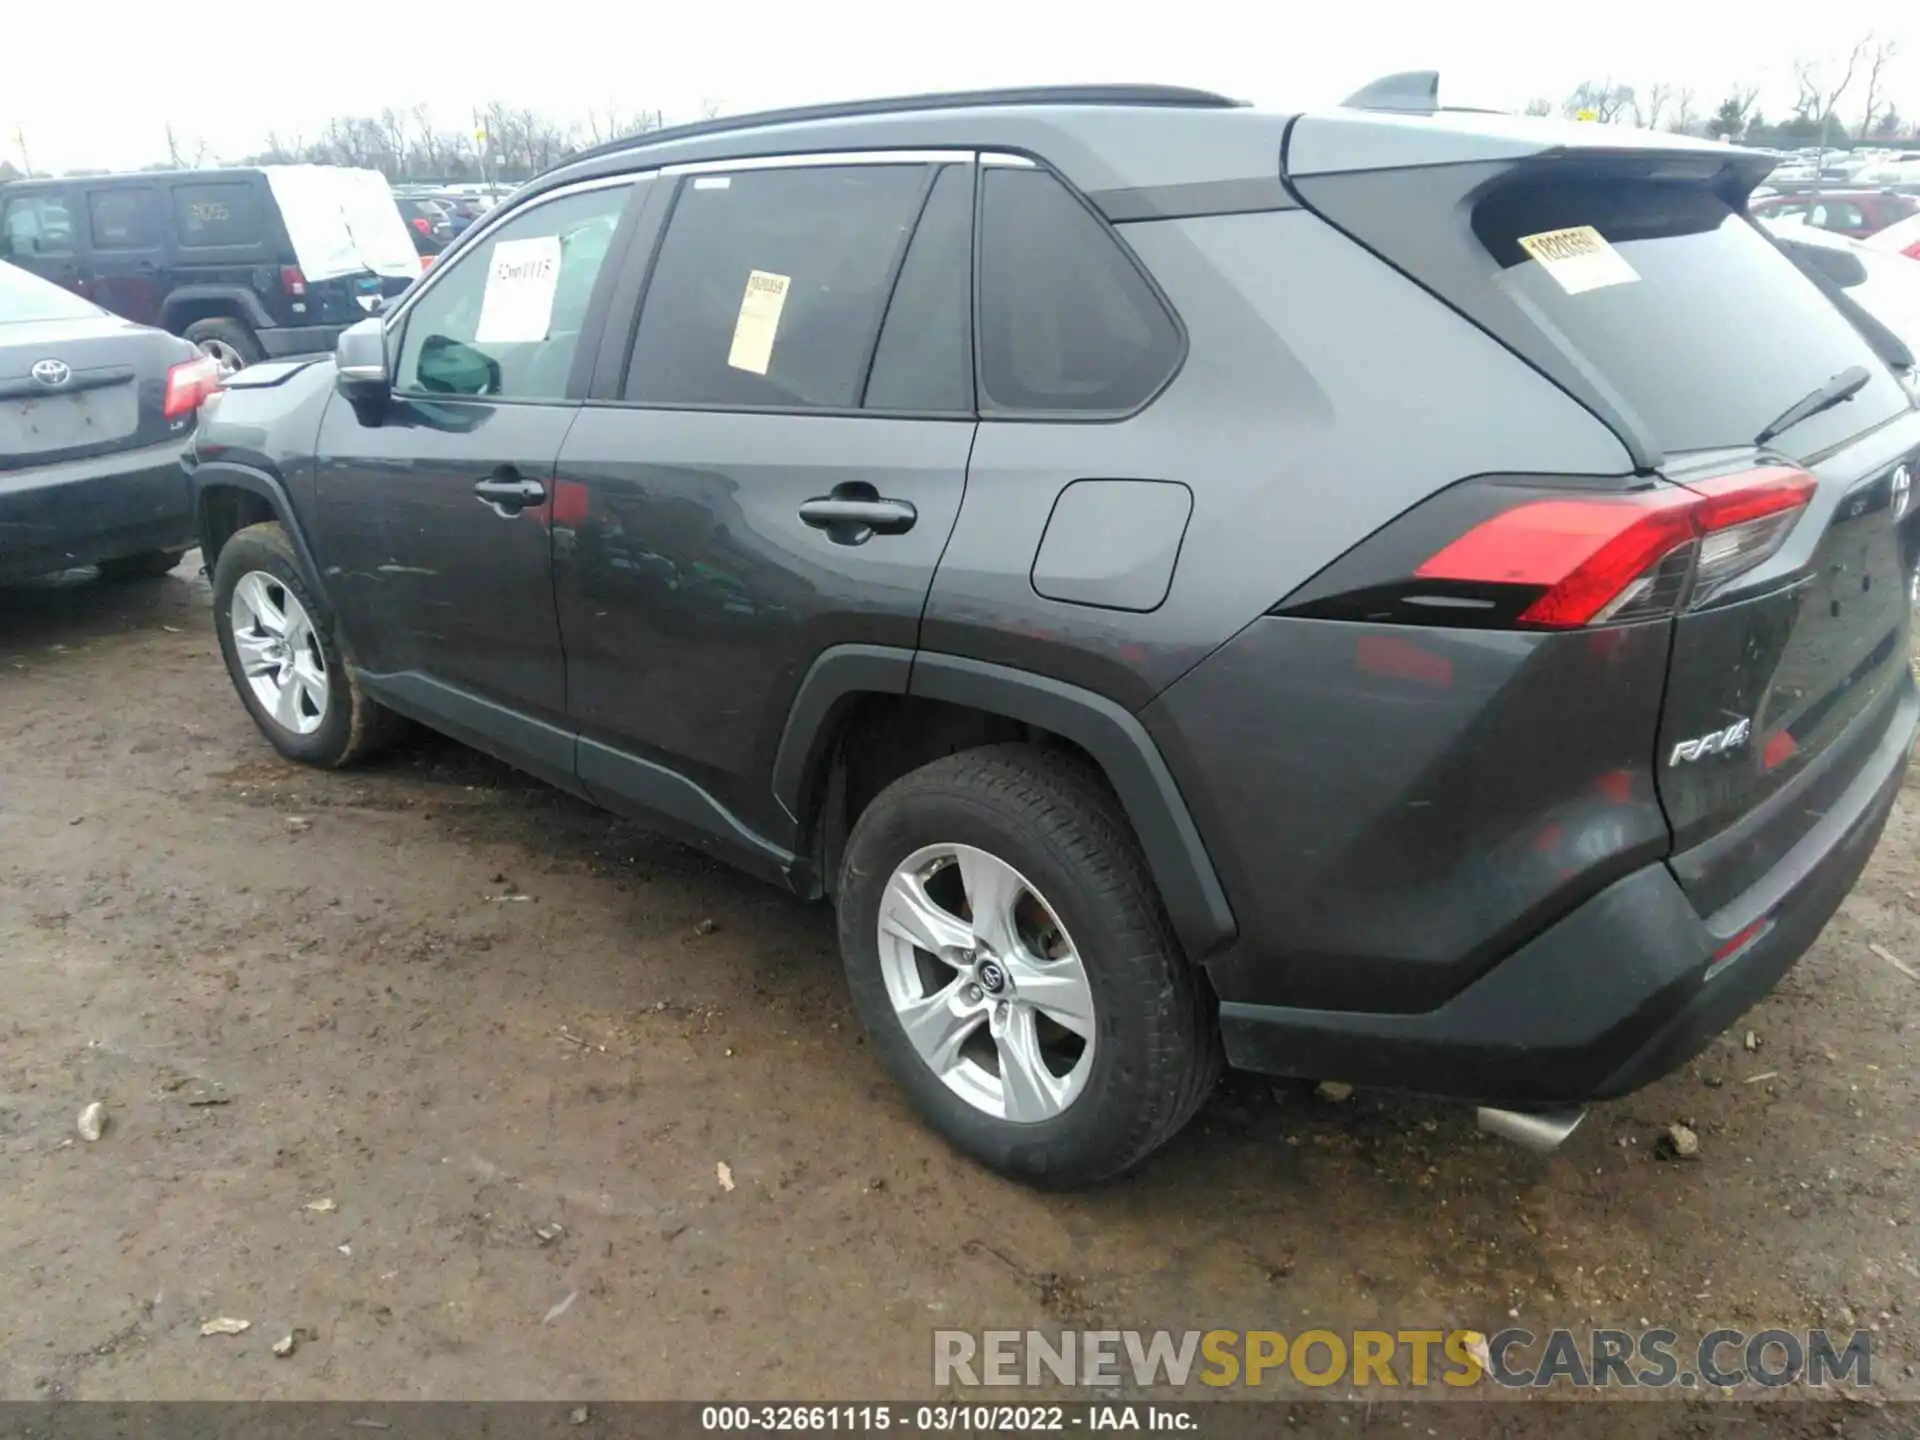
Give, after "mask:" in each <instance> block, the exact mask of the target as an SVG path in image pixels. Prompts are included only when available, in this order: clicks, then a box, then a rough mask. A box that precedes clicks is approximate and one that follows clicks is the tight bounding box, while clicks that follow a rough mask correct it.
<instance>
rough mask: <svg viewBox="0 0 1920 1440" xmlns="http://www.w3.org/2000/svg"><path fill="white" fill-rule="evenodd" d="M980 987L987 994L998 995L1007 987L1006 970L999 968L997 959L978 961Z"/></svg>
mask: <svg viewBox="0 0 1920 1440" xmlns="http://www.w3.org/2000/svg"><path fill="white" fill-rule="evenodd" d="M979 973H980V988H981V989H982V990H984V991H986V992H987V993H988V994H989V995H998V994H999V993H1000V992H1001V991H1002V990H1004V989H1006V988H1007V972H1006V971H1004V970H1002V969H1001V968H1000V963H999V962H998V961H997V960H982V961H981V962H980V972H979Z"/></svg>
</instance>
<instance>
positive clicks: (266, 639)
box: [231, 570, 328, 735]
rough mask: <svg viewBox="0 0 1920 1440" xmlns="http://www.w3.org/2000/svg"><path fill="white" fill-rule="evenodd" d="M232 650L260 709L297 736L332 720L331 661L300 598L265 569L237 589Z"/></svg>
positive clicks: (242, 580) (248, 576)
mask: <svg viewBox="0 0 1920 1440" xmlns="http://www.w3.org/2000/svg"><path fill="white" fill-rule="evenodd" d="M231 614H232V619H233V648H234V650H235V652H236V654H237V655H238V657H239V661H240V668H241V671H242V673H243V674H244V675H245V676H246V682H247V685H248V686H249V688H251V689H252V691H253V693H254V697H255V698H256V699H257V700H259V702H260V708H261V709H263V710H264V711H266V713H267V714H268V715H269V716H270V717H272V719H273V721H274V722H275V723H276V724H278V725H282V726H284V727H285V728H286V729H287V730H289V731H291V732H292V733H293V734H295V735H311V734H313V732H314V731H316V730H318V729H319V728H320V727H321V726H322V725H323V724H325V723H326V719H327V696H328V686H327V657H326V654H325V652H324V651H322V649H321V648H320V637H319V636H318V635H317V634H316V633H315V631H314V628H313V620H312V619H311V617H309V616H308V614H307V611H306V607H305V606H303V605H302V604H301V603H300V597H299V596H297V595H295V594H294V593H293V591H292V590H291V589H289V588H288V587H287V586H286V585H284V584H283V583H281V581H280V580H279V579H277V578H276V577H274V576H272V575H269V574H267V573H266V572H265V571H264V570H251V571H249V572H247V573H246V574H245V575H242V576H241V577H240V582H239V584H237V585H235V586H234V587H233V604H232V610H231Z"/></svg>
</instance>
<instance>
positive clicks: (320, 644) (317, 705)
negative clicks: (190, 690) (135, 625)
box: [213, 521, 403, 769]
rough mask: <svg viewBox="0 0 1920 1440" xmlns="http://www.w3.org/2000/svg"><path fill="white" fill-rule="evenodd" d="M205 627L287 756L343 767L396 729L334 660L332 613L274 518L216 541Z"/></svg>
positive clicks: (395, 720)
mask: <svg viewBox="0 0 1920 1440" xmlns="http://www.w3.org/2000/svg"><path fill="white" fill-rule="evenodd" d="M213 624H214V630H215V632H216V633H217V634H218V636H219V639H220V654H221V656H222V658H224V659H225V660H226V662H227V674H228V675H229V676H230V677H231V678H232V680H233V688H234V689H235V690H237V691H238V692H239V694H240V699H241V701H242V702H243V703H244V704H245V705H246V707H247V711H248V713H249V714H251V715H252V716H253V719H254V723H255V724H256V725H258V726H259V727H260V731H261V733H262V734H264V735H265V736H266V737H267V739H268V740H270V741H271V742H272V743H273V748H274V749H276V750H278V751H279V752H280V753H281V754H282V755H285V756H286V757H287V758H288V759H290V760H301V761H304V762H306V763H307V764H309V765H320V766H324V767H326V768H328V769H332V768H334V767H336V766H341V765H347V764H351V763H352V762H353V761H355V760H358V759H360V758H361V757H362V756H364V755H367V754H369V753H371V752H373V751H374V750H376V749H378V748H380V747H381V746H382V745H384V744H386V743H387V742H388V741H389V740H391V739H392V738H393V737H394V736H395V735H396V734H397V733H399V731H400V730H401V729H402V728H403V725H402V722H401V720H400V718H399V717H398V716H397V715H395V714H394V713H393V712H392V711H390V710H387V709H385V708H384V707H382V706H381V705H379V704H377V703H376V702H375V701H374V700H373V698H372V697H371V696H369V695H367V694H366V692H365V691H364V690H362V689H361V687H360V682H359V681H358V680H357V679H356V678H355V677H354V675H353V673H352V671H350V670H349V669H348V668H347V666H346V665H345V664H344V663H343V662H342V660H341V658H340V652H339V651H338V649H336V648H335V645H334V638H333V620H332V617H331V616H330V615H329V614H328V612H327V609H326V606H325V604H324V603H323V602H322V601H321V599H320V597H319V596H317V595H315V594H314V592H313V591H312V590H311V589H310V588H309V587H308V585H307V583H306V580H305V579H304V578H303V577H302V575H301V571H300V564H299V561H298V560H297V559H296V558H295V557H294V553H293V544H292V542H291V541H290V540H289V539H288V538H287V532H286V531H285V530H283V529H282V528H281V527H280V526H279V525H278V524H276V523H274V522H272V521H267V522H265V523H262V524H259V525H249V526H247V528H246V529H244V530H242V531H240V532H239V533H238V534H237V535H235V536H234V537H233V538H232V539H230V540H228V541H227V543H226V544H225V545H223V546H222V547H221V549H220V558H219V560H218V561H217V562H216V563H215V565H214V567H213Z"/></svg>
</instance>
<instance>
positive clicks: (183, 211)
mask: <svg viewBox="0 0 1920 1440" xmlns="http://www.w3.org/2000/svg"><path fill="white" fill-rule="evenodd" d="M173 216H174V222H175V223H176V224H177V225H178V226H179V228H180V244H181V245H182V246H183V247H185V248H187V249H212V248H213V247H215V246H220V245H258V244H259V243H260V242H261V241H262V240H263V239H265V238H266V220H265V214H264V211H263V208H262V206H261V202H260V192H259V191H258V190H257V189H255V188H254V187H253V186H252V185H248V184H246V183H244V182H242V181H233V180H226V181H218V182H214V183H210V184H196V185H176V186H174V187H173Z"/></svg>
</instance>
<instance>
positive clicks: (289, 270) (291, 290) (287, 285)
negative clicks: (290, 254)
mask: <svg viewBox="0 0 1920 1440" xmlns="http://www.w3.org/2000/svg"><path fill="white" fill-rule="evenodd" d="M280 288H281V289H282V290H284V291H286V292H287V294H289V295H304V294H306V293H307V277H306V276H305V275H303V274H301V273H300V267H299V266H298V265H282V266H281V267H280Z"/></svg>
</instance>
